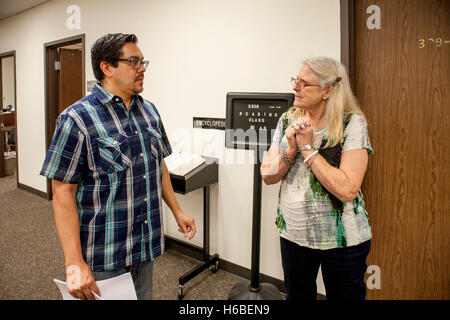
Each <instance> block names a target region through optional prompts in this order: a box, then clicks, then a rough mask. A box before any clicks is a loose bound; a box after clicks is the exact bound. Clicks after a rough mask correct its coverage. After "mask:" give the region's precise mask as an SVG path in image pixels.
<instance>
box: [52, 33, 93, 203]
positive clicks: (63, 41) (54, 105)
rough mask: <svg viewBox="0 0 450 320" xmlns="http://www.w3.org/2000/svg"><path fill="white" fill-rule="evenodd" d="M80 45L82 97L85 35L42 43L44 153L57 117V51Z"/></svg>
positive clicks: (84, 88) (84, 78)
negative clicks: (68, 46)
mask: <svg viewBox="0 0 450 320" xmlns="http://www.w3.org/2000/svg"><path fill="white" fill-rule="evenodd" d="M76 43H81V55H82V58H81V65H82V66H81V68H82V72H81V79H82V80H81V81H82V92H83V95H84V94H85V93H86V70H85V34H84V33H83V34H79V35H75V36H72V37H68V38H64V39H60V40H56V41H52V42H47V43H44V83H45V152H46V153H47V150H48V148H49V147H50V143H51V142H52V138H53V133H54V129H55V120H56V118H57V117H58V115H59V109H58V90H59V88H58V73H57V71H56V70H55V68H54V66H55V61H57V59H58V53H57V50H58V48H60V47H64V46H67V45H71V44H76ZM46 196H47V200H52V198H53V192H52V186H51V179H47V194H46Z"/></svg>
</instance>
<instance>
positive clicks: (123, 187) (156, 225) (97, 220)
mask: <svg viewBox="0 0 450 320" xmlns="http://www.w3.org/2000/svg"><path fill="white" fill-rule="evenodd" d="M170 153H172V150H171V147H170V143H169V140H168V138H167V135H166V132H165V130H164V126H163V124H162V121H161V118H160V116H159V113H158V111H157V110H156V108H155V106H154V105H153V104H152V103H151V102H149V101H147V100H144V99H143V98H142V97H140V96H139V95H135V96H133V99H132V103H131V107H130V109H129V110H128V109H127V108H126V107H125V105H124V104H123V101H122V99H121V98H120V97H117V96H114V95H112V94H111V93H109V92H108V91H106V90H105V89H103V88H102V87H101V86H99V85H98V84H97V85H96V86H95V87H94V88H93V90H92V94H90V95H88V96H86V97H84V98H82V99H81V100H79V101H78V102H76V103H75V104H73V105H72V106H70V107H69V108H67V109H66V110H65V111H64V112H63V113H62V114H61V115H60V116H59V118H58V120H57V125H56V130H55V134H54V136H53V141H52V143H51V146H50V148H49V150H48V153H47V155H46V158H45V162H44V165H43V167H42V170H41V172H40V173H41V175H43V176H46V177H48V178H50V179H55V180H59V181H62V182H66V183H73V184H78V188H77V193H76V202H77V206H78V212H79V220H80V239H81V247H82V254H83V257H84V259H85V261H86V263H87V264H88V266H89V267H90V268H91V269H92V270H93V271H104V270H114V269H118V268H122V267H127V266H130V265H133V264H136V263H139V262H141V261H150V260H153V259H155V258H156V257H158V256H159V255H161V254H162V253H163V251H164V232H163V230H164V229H163V220H162V165H163V164H162V161H163V158H164V157H166V156H168V155H169V154H170Z"/></svg>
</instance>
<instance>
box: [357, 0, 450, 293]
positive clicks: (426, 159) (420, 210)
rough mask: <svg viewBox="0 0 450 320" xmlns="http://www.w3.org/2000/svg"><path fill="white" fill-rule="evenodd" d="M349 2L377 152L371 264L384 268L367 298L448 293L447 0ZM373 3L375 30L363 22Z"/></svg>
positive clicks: (372, 164) (371, 180)
mask: <svg viewBox="0 0 450 320" xmlns="http://www.w3.org/2000/svg"><path fill="white" fill-rule="evenodd" d="M354 4H355V20H354V22H355V42H354V44H355V84H354V85H355V91H356V96H357V97H358V100H359V102H360V103H361V107H362V109H363V111H364V112H365V114H366V116H367V119H368V124H369V135H370V138H371V143H372V146H373V148H374V150H375V152H374V154H373V155H371V156H370V157H369V167H368V171H367V174H366V177H365V180H364V183H363V187H362V190H363V193H364V195H365V200H366V205H367V211H368V213H369V217H370V221H371V226H372V233H373V241H372V250H371V253H370V255H369V258H368V261H367V262H368V265H377V266H379V267H380V270H381V289H369V290H368V292H367V294H368V295H367V298H368V299H450V286H449V283H450V268H449V263H450V254H449V252H450V249H449V245H450V241H449V231H450V224H449V216H450V197H449V192H450V185H449V180H450V156H449V155H450V104H449V98H450V81H449V79H450V1H448V0H441V1H440V0H395V1H392V0H375V1H373V0H371V1H367V0H357V1H355V3H354ZM370 5H377V6H378V7H379V8H380V13H381V14H380V18H381V29H372V30H371V29H368V27H367V19H368V18H370V16H371V14H370V13H367V12H366V10H367V8H368V7H369V6H370ZM422 39H423V40H422ZM446 41H448V42H446Z"/></svg>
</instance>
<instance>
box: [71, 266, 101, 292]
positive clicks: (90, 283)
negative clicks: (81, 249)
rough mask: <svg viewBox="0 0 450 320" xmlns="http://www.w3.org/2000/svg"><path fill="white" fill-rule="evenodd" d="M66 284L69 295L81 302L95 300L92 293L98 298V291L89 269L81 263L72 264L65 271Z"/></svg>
mask: <svg viewBox="0 0 450 320" xmlns="http://www.w3.org/2000/svg"><path fill="white" fill-rule="evenodd" d="M66 282H67V287H68V289H69V293H70V294H71V295H72V296H73V297H75V298H78V299H81V300H95V297H94V295H93V294H92V291H93V292H95V293H96V294H97V295H99V296H100V290H99V288H98V287H97V284H96V283H95V279H94V276H93V275H92V271H91V269H90V268H89V267H88V266H87V265H86V263H82V264H80V265H75V264H72V265H70V266H68V267H67V269H66Z"/></svg>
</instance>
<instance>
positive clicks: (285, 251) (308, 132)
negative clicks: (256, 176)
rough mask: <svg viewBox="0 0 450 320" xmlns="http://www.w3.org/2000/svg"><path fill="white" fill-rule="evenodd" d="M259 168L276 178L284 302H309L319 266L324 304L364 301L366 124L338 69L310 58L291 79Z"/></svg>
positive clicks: (268, 181)
mask: <svg viewBox="0 0 450 320" xmlns="http://www.w3.org/2000/svg"><path fill="white" fill-rule="evenodd" d="M292 83H293V89H294V91H295V101H294V106H293V107H292V108H291V109H290V110H289V111H287V112H286V113H284V114H283V115H282V116H281V118H280V120H279V122H278V126H277V129H276V132H275V134H274V137H273V144H272V146H271V147H270V149H269V151H268V153H267V155H266V158H265V159H264V161H263V163H262V165H261V172H262V175H263V181H264V182H265V183H266V184H274V183H277V182H279V181H281V186H280V195H279V205H278V214H277V221H276V223H277V228H278V233H279V235H280V242H281V256H282V265H283V271H284V281H285V287H286V291H287V299H293V300H299V299H300V300H305V299H316V294H317V287H316V278H317V274H318V270H319V267H320V266H321V270H322V275H323V280H324V284H325V289H326V296H327V299H357V300H364V299H365V294H366V287H365V284H364V274H365V272H366V269H367V265H366V257H367V255H368V253H369V250H370V239H371V237H372V234H371V229H370V224H369V218H368V215H367V212H366V210H365V205H364V200H363V196H362V193H361V190H360V187H361V184H362V181H363V179H364V174H365V172H366V168H367V163H368V155H369V154H371V153H372V152H373V150H372V148H371V146H370V141H369V136H368V132H367V125H366V120H365V117H364V115H363V113H362V112H361V110H360V108H359V106H358V103H357V101H356V98H355V97H354V95H353V93H352V90H351V87H350V83H349V80H348V76H347V73H346V71H345V68H344V67H343V66H342V65H341V64H340V63H339V62H337V61H335V60H333V59H330V58H326V57H317V58H311V59H308V60H306V61H304V63H303V64H302V66H301V68H300V71H299V73H298V75H297V77H296V78H292Z"/></svg>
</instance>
